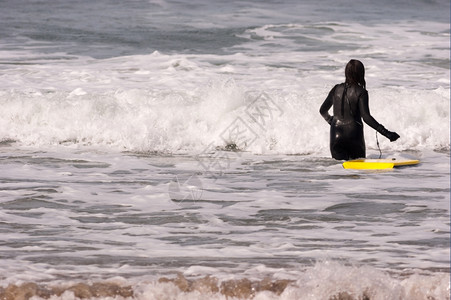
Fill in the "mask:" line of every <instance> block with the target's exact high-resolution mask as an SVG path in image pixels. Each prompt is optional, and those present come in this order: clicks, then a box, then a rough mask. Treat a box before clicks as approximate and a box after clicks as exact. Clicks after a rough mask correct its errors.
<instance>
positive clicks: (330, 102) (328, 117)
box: [319, 86, 337, 124]
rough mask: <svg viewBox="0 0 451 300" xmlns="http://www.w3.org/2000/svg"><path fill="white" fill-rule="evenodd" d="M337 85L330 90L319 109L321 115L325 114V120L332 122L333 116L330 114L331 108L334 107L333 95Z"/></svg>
mask: <svg viewBox="0 0 451 300" xmlns="http://www.w3.org/2000/svg"><path fill="white" fill-rule="evenodd" d="M336 87H337V86H334V88H333V89H332V90H330V92H329V95H327V98H326V100H324V102H323V104H322V105H321V107H320V109H319V113H320V114H321V116H323V118H324V120H326V122H327V123H329V124H331V123H332V119H333V117H332V116H331V115H330V114H329V109H330V108H331V107H332V105H333V103H334V102H333V95H334V92H335V88H336Z"/></svg>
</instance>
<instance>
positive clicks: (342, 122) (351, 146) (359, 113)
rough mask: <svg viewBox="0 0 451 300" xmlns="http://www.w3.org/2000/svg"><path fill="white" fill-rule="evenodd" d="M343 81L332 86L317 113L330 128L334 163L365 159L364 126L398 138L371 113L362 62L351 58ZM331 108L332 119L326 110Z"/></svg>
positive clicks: (391, 137)
mask: <svg viewBox="0 0 451 300" xmlns="http://www.w3.org/2000/svg"><path fill="white" fill-rule="evenodd" d="M345 77H346V81H345V82H344V83H341V84H337V85H335V86H334V87H333V88H332V90H331V91H330V92H329V95H328V96H327V98H326V100H324V102H323V104H322V105H321V108H320V110H319V112H320V114H321V115H322V116H323V118H324V119H325V120H326V121H327V123H329V125H330V152H331V154H332V157H333V158H335V159H337V160H349V159H355V158H365V139H364V136H363V123H362V119H363V120H364V121H365V123H366V124H368V125H369V126H371V127H372V128H374V129H375V130H376V131H377V132H379V133H380V134H382V135H383V136H385V137H386V138H388V139H389V140H390V141H391V142H394V141H396V140H397V139H398V138H399V135H398V134H397V133H396V132H391V131H388V130H387V129H385V127H384V126H382V125H381V124H379V123H378V122H377V121H376V120H375V119H374V118H373V117H372V116H371V114H370V109H369V107H368V92H367V90H366V82H365V67H364V66H363V64H362V62H360V61H358V60H355V59H351V60H350V61H349V62H348V64H347V65H346V68H345ZM332 106H333V116H331V115H330V114H329V109H330V108H331V107H332Z"/></svg>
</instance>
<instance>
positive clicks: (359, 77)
mask: <svg viewBox="0 0 451 300" xmlns="http://www.w3.org/2000/svg"><path fill="white" fill-rule="evenodd" d="M345 76H346V83H347V84H348V85H353V84H356V85H360V86H362V87H363V88H366V82H365V67H364V66H363V64H362V62H361V61H359V60H356V59H351V60H350V61H349V62H348V64H347V65H346V68H345Z"/></svg>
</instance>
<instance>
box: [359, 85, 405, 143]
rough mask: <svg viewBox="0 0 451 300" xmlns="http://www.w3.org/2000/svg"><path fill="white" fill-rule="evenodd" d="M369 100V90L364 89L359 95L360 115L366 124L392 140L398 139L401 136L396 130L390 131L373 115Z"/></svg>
mask: <svg viewBox="0 0 451 300" xmlns="http://www.w3.org/2000/svg"><path fill="white" fill-rule="evenodd" d="M368 102H369V101H368V92H367V91H366V90H364V91H363V92H362V93H361V94H360V96H359V109H360V116H362V119H363V121H365V123H366V124H368V125H369V126H371V127H372V128H373V129H375V130H376V131H377V132H379V133H380V134H382V135H383V136H385V137H386V138H388V139H389V140H390V142H394V141H396V140H397V139H398V138H399V134H397V133H396V132H391V131H388V130H387V129H385V127H384V126H382V124H379V123H378V122H377V121H376V120H375V119H374V118H373V117H372V116H371V114H370V108H369V105H368Z"/></svg>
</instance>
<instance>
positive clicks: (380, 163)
mask: <svg viewBox="0 0 451 300" xmlns="http://www.w3.org/2000/svg"><path fill="white" fill-rule="evenodd" d="M419 163H420V161H419V160H417V159H395V158H392V159H390V158H383V159H371V158H367V159H354V160H348V161H345V162H344V163H343V168H345V169H355V170H382V169H392V168H394V167H400V166H410V165H416V164H419Z"/></svg>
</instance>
